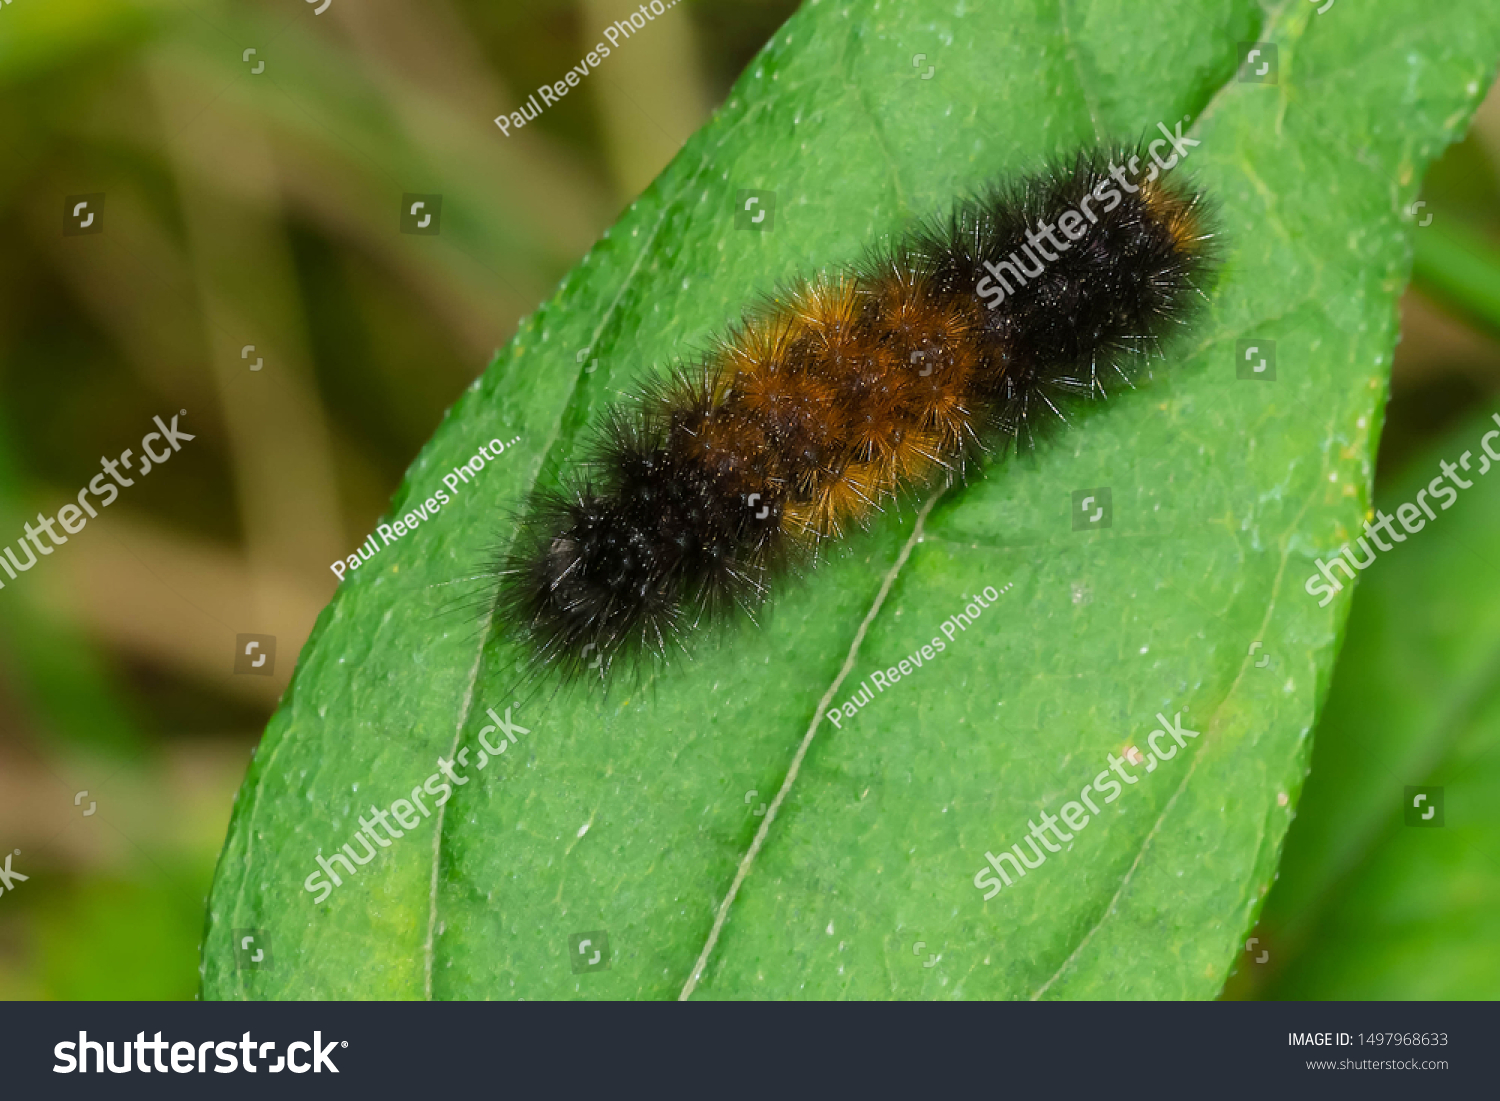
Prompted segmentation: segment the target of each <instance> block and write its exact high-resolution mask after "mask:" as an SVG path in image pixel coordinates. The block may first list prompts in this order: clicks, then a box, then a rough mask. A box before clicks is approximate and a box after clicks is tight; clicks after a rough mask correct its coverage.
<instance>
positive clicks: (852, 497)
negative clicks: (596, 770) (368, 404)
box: [493, 147, 1215, 681]
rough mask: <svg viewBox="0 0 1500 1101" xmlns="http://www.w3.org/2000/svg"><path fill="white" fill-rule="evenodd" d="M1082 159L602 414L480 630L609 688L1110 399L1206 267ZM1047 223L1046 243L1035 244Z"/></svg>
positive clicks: (777, 298) (1174, 230) (804, 289)
mask: <svg viewBox="0 0 1500 1101" xmlns="http://www.w3.org/2000/svg"><path fill="white" fill-rule="evenodd" d="M1144 162H1145V158H1144V157H1142V156H1140V155H1139V151H1138V150H1131V149H1129V148H1120V147H1113V148H1111V147H1101V148H1099V149H1094V150H1089V151H1086V152H1083V153H1080V154H1078V155H1077V156H1076V157H1074V158H1072V159H1071V160H1069V161H1067V162H1063V163H1060V164H1057V165H1054V166H1053V167H1051V168H1049V169H1046V170H1044V171H1041V172H1038V173H1035V174H1032V175H1029V176H1025V177H1022V178H1019V179H1017V180H1015V181H1012V182H1008V183H1003V184H1000V185H997V186H995V187H993V188H991V189H990V190H989V191H987V192H986V193H984V194H982V195H981V196H979V197H977V198H973V199H969V200H966V201H962V202H960V203H958V204H957V205H956V207H955V208H954V209H953V210H952V211H951V212H950V213H949V215H948V216H947V217H946V218H943V219H941V220H936V221H931V222H928V223H926V224H925V225H922V226H919V227H918V228H917V229H916V230H915V231H913V232H910V233H908V234H906V235H904V236H901V237H899V238H897V239H895V240H893V241H890V242H886V243H884V244H881V245H878V246H876V247H874V248H872V249H871V250H870V251H869V253H868V254H867V255H866V256H865V258H864V259H863V260H861V261H859V262H857V263H854V264H851V265H849V266H847V267H844V268H841V269H836V270H834V271H833V272H832V274H824V275H822V276H819V277H817V278H813V279H810V280H807V281H803V282H800V283H797V284H796V285H794V286H792V287H791V288H789V289H787V290H785V291H783V292H780V293H777V294H775V295H773V296H771V297H769V298H767V299H765V300H764V301H762V302H761V303H760V304H759V305H758V306H756V307H754V308H752V309H751V310H749V311H748V312H747V314H746V315H745V316H744V317H743V318H742V319H741V320H740V322H739V323H738V324H735V325H733V326H732V327H730V328H729V330H728V331H727V332H726V333H725V334H724V335H722V336H721V337H720V338H719V339H718V340H717V342H716V343H715V345H714V346H713V348H712V350H711V351H710V352H709V353H708V354H706V355H705V356H703V357H702V358H701V359H699V360H698V361H696V362H693V363H691V364H688V365H683V366H678V367H676V368H673V369H671V370H670V371H668V372H667V373H666V374H665V375H664V376H662V377H659V378H657V379H655V380H654V381H651V382H648V383H646V384H645V385H644V386H643V387H642V388H641V390H640V392H639V393H638V394H637V395H636V396H635V397H634V398H632V399H629V400H627V401H625V402H623V403H621V404H618V405H616V406H615V407H613V408H611V409H610V410H609V412H608V414H607V415H606V416H605V417H604V418H603V420H602V423H601V424H600V425H599V426H598V427H597V429H596V430H595V432H594V434H593V436H592V438H591V440H590V443H589V446H588V449H587V455H586V458H585V460H584V461H583V462H582V463H581V464H579V466H578V467H577V468H576V469H575V470H574V471H572V472H570V473H569V475H568V476H567V477H566V478H565V479H564V480H563V482H562V484H561V486H560V487H559V488H557V489H544V490H539V491H537V492H535V493H533V495H532V497H531V499H530V500H529V502H528V503H527V505H526V507H525V508H524V510H523V512H522V515H521V519H520V522H519V524H518V530H517V534H516V537H515V539H514V541H513V543H512V544H511V546H510V549H509V551H508V552H507V553H506V554H505V555H504V556H503V558H502V560H501V562H500V565H499V568H498V571H497V572H498V576H499V584H498V589H497V592H496V595H495V601H494V607H493V611H494V614H495V616H496V617H497V618H498V619H499V620H500V622H501V624H502V629H503V630H504V632H505V633H506V634H507V635H509V636H510V637H512V638H514V639H516V640H517V641H518V642H519V643H521V645H522V646H524V647H525V648H526V650H527V651H528V653H529V655H530V661H531V663H532V667H533V669H535V670H539V669H541V668H543V667H553V668H556V669H557V670H558V671H559V672H560V674H561V676H562V677H563V678H564V680H572V679H573V678H575V677H577V676H579V675H580V674H586V675H589V676H591V677H592V676H593V675H594V674H597V677H598V679H599V680H601V681H603V680H605V679H607V677H608V674H609V671H610V669H611V667H612V666H613V665H614V664H615V663H616V662H617V661H618V660H619V659H620V658H621V656H634V657H640V656H642V655H645V654H648V653H654V654H658V655H661V656H666V655H667V654H668V653H669V652H670V651H671V650H672V649H673V648H674V647H678V646H681V645H682V644H683V642H684V639H685V637H686V636H687V635H689V634H691V633H694V632H695V631H696V630H698V629H701V628H703V627H705V626H707V625H708V624H710V623H715V622H720V621H724V620H726V619H730V618H733V617H734V616H735V615H736V614H738V613H748V614H749V615H750V616H751V617H752V618H753V616H754V613H755V611H756V609H758V608H759V607H761V606H762V605H763V604H764V603H765V602H766V600H767V599H769V597H770V595H771V589H772V586H773V584H774V583H775V581H776V580H777V579H778V578H779V577H783V576H785V575H786V574H787V573H788V572H790V571H792V570H800V569H803V568H806V567H809V566H811V565H813V564H815V563H816V561H817V559H818V557H819V552H820V549H821V548H822V546H823V545H824V543H825V542H827V541H830V540H835V539H838V538H839V537H841V536H842V535H844V533H845V532H846V530H847V529H848V528H849V526H850V525H851V524H864V523H867V522H868V520H869V518H870V516H871V515H872V514H873V513H874V512H876V511H878V510H879V509H880V507H881V505H882V503H883V502H884V501H886V500H887V499H889V498H891V497H893V496H894V495H896V494H898V493H900V492H902V491H911V490H920V489H923V488H927V487H930V486H933V485H934V484H936V483H939V482H944V481H951V480H953V479H955V478H960V477H962V476H964V474H965V472H966V471H967V470H968V469H969V468H970V467H971V466H972V465H973V464H974V462H975V460H976V459H978V458H979V457H980V455H981V454H983V453H985V452H991V451H999V452H1002V453H1003V452H1004V451H1006V450H1007V449H1009V448H1010V447H1011V446H1013V445H1016V444H1020V443H1024V444H1027V445H1030V444H1032V443H1034V440H1035V435H1036V430H1037V429H1038V428H1039V427H1041V426H1043V425H1044V424H1047V423H1058V422H1062V421H1065V420H1066V410H1067V408H1068V406H1069V405H1072V404H1076V403H1078V402H1080V401H1097V400H1102V399H1105V398H1107V397H1108V396H1109V395H1110V393H1111V391H1112V389H1113V388H1114V384H1115V382H1116V381H1118V382H1119V383H1121V384H1126V385H1129V384H1131V383H1132V380H1133V379H1134V378H1135V377H1136V376H1137V375H1139V374H1140V373H1141V372H1142V371H1143V370H1144V369H1145V367H1146V364H1147V362H1148V360H1149V358H1151V357H1152V356H1154V355H1159V354H1160V352H1161V349H1162V345H1163V342H1164V341H1165V339H1166V338H1167V337H1168V336H1169V335H1170V333H1171V332H1172V331H1173V330H1174V329H1175V327H1176V326H1177V325H1179V324H1182V323H1185V322H1186V320H1187V319H1188V317H1189V315H1190V313H1191V312H1192V308H1193V305H1194V300H1195V299H1196V298H1198V297H1200V296H1203V290H1202V286H1203V283H1204V281H1205V278H1206V276H1207V275H1208V274H1209V272H1210V271H1211V269H1212V268H1213V267H1214V266H1215V249H1214V248H1213V243H1212V237H1213V234H1212V233H1210V232H1209V226H1208V215H1207V211H1206V205H1207V204H1206V203H1205V201H1204V197H1203V196H1202V194H1201V193H1200V192H1198V191H1197V190H1195V189H1194V188H1193V187H1192V186H1191V185H1189V184H1187V183H1186V182H1183V181H1181V180H1180V179H1173V178H1171V177H1169V176H1166V175H1161V176H1158V173H1157V170H1156V169H1155V167H1154V166H1153V167H1152V168H1151V171H1150V173H1149V175H1146V176H1143V177H1142V176H1139V175H1138V176H1137V177H1136V178H1135V179H1134V180H1132V179H1131V178H1130V177H1129V176H1127V174H1126V173H1125V172H1124V171H1123V170H1122V169H1121V168H1120V167H1119V165H1121V164H1128V165H1130V166H1132V169H1133V168H1134V167H1135V166H1137V165H1138V164H1141V163H1144ZM1044 227H1045V228H1044Z"/></svg>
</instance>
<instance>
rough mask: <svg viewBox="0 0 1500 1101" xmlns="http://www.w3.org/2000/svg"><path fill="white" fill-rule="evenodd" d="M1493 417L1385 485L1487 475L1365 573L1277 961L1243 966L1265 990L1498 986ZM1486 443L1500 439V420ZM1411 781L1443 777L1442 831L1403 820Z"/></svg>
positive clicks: (1285, 887)
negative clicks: (1486, 452)
mask: <svg viewBox="0 0 1500 1101" xmlns="http://www.w3.org/2000/svg"><path fill="white" fill-rule="evenodd" d="M1496 427H1497V426H1496V424H1495V422H1494V421H1492V420H1491V418H1490V417H1488V416H1485V417H1482V418H1478V419H1476V420H1475V421H1473V422H1472V423H1468V424H1465V425H1463V426H1461V427H1460V428H1459V429H1458V430H1456V431H1455V432H1453V433H1452V434H1451V435H1449V436H1447V437H1446V438H1444V439H1443V441H1442V442H1441V444H1440V445H1439V446H1437V447H1436V448H1434V449H1433V450H1432V451H1431V452H1430V453H1429V454H1426V455H1424V456H1422V457H1421V458H1420V459H1419V460H1418V461H1416V462H1414V463H1412V464H1411V466H1410V467H1409V469H1408V471H1407V472H1406V474H1405V476H1404V477H1402V478H1401V479H1399V480H1398V481H1397V483H1396V484H1395V485H1394V486H1393V487H1392V489H1391V491H1390V492H1389V493H1387V494H1382V499H1381V500H1380V502H1379V504H1380V507H1381V508H1382V509H1383V510H1384V511H1386V512H1387V513H1394V512H1395V511H1396V510H1397V508H1398V507H1399V506H1400V505H1402V504H1403V503H1407V502H1416V501H1417V494H1418V493H1419V492H1420V491H1421V490H1422V489H1424V488H1425V487H1427V486H1428V485H1429V484H1430V482H1431V480H1432V479H1433V478H1435V477H1442V476H1443V468H1442V466H1441V463H1443V462H1445V461H1446V462H1448V463H1449V464H1454V465H1453V467H1452V468H1453V470H1454V473H1455V475H1456V477H1457V478H1459V479H1461V480H1462V481H1472V482H1473V483H1474V485H1473V487H1472V488H1470V489H1466V490H1463V491H1462V492H1458V493H1457V496H1456V498H1455V499H1453V500H1451V501H1449V502H1448V509H1445V510H1443V511H1441V512H1439V513H1438V514H1437V521H1436V522H1435V523H1433V524H1431V525H1430V527H1426V528H1425V529H1424V530H1423V531H1421V532H1419V533H1418V534H1416V535H1414V536H1411V537H1409V539H1408V541H1407V542H1406V543H1405V544H1404V545H1401V546H1399V547H1393V549H1392V550H1391V552H1390V553H1388V554H1384V555H1382V556H1381V557H1380V558H1379V559H1378V560H1377V561H1376V562H1375V564H1374V565H1373V566H1371V567H1370V568H1369V569H1367V570H1366V571H1364V572H1363V573H1362V574H1361V575H1360V583H1359V587H1358V590H1357V596H1356V598H1355V600H1354V603H1353V609H1352V610H1351V612H1350V614H1349V628H1348V642H1347V644H1346V645H1345V647H1344V650H1343V653H1342V654H1341V655H1340V657H1339V664H1338V670H1337V673H1336V675H1335V676H1334V680H1333V686H1332V688H1331V689H1330V690H1329V694H1328V704H1327V707H1326V708H1325V709H1324V712H1323V717H1322V720H1321V721H1320V722H1319V724H1318V741H1317V746H1316V748H1315V749H1314V751H1313V758H1312V764H1313V771H1312V775H1311V777H1310V778H1309V780H1308V783H1307V790H1306V791H1305V792H1304V796H1303V800H1302V805H1301V807H1300V808H1299V813H1298V817H1297V822H1296V824H1295V825H1294V826H1293V827H1292V829H1291V831H1290V833H1289V835H1288V838H1287V849H1286V857H1285V859H1284V860H1283V862H1282V866H1281V873H1280V876H1281V877H1280V879H1279V881H1278V882H1277V884H1276V887H1275V889H1273V890H1272V892H1271V894H1270V896H1269V898H1268V899H1267V901H1266V910H1265V913H1264V914H1263V915H1262V919H1261V924H1260V927H1259V928H1258V929H1257V930H1256V933H1257V936H1258V937H1260V938H1262V939H1263V941H1264V943H1265V944H1267V945H1268V946H1269V948H1268V950H1269V951H1270V952H1271V958H1270V959H1269V960H1267V964H1268V965H1269V966H1268V968H1267V973H1266V974H1265V976H1261V975H1258V974H1256V972H1257V971H1258V970H1259V969H1257V968H1245V969H1246V970H1248V971H1249V973H1250V974H1249V975H1247V978H1248V979H1263V981H1262V982H1260V983H1258V984H1257V986H1258V988H1259V991H1260V993H1261V994H1262V996H1270V997H1275V998H1295V999H1305V998H1336V999H1350V1000H1364V999H1373V1000H1383V999H1390V998H1431V999H1454V998H1483V999H1490V998H1493V997H1494V996H1495V991H1496V990H1500V819H1497V817H1496V815H1495V811H1494V808H1495V806H1496V804H1497V803H1500V590H1497V588H1496V586H1495V583H1494V578H1495V575H1496V572H1497V571H1500V475H1496V474H1495V473H1493V472H1490V471H1489V469H1488V468H1489V465H1490V464H1489V462H1488V460H1486V459H1480V458H1479V456H1481V455H1482V450H1481V444H1482V442H1483V441H1484V438H1485V434H1486V433H1492V432H1495V430H1496ZM1488 442H1489V445H1490V448H1491V449H1492V450H1497V453H1500V448H1497V445H1500V435H1497V436H1492V437H1491V438H1490V439H1489V441H1488ZM1466 454H1467V455H1468V456H1469V458H1468V463H1469V472H1468V473H1465V470H1464V469H1463V468H1462V467H1461V466H1459V465H1458V464H1460V463H1461V462H1463V461H1464V456H1465V455H1466ZM1481 469H1483V470H1485V472H1486V476H1480V475H1479V474H1478V473H1477V472H1478V471H1479V470H1481ZM1450 510H1451V511H1450ZM1408 787H1420V788H1424V789H1426V788H1441V789H1442V801H1443V807H1442V811H1443V824H1442V826H1441V828H1437V827H1435V826H1411V825H1408V824H1407V823H1406V820H1405V815H1404V807H1405V803H1406V789H1407V788H1408ZM1412 801H1413V802H1415V798H1414V797H1413V800H1412ZM1429 809H1432V801H1431V799H1429V801H1428V802H1427V803H1425V804H1423V807H1422V809H1421V813H1426V812H1427V810H1429ZM1436 820H1437V819H1436V816H1435V814H1434V818H1433V819H1432V821H1434V822H1435V821H1436ZM1242 967H1243V965H1242Z"/></svg>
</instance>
